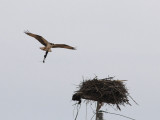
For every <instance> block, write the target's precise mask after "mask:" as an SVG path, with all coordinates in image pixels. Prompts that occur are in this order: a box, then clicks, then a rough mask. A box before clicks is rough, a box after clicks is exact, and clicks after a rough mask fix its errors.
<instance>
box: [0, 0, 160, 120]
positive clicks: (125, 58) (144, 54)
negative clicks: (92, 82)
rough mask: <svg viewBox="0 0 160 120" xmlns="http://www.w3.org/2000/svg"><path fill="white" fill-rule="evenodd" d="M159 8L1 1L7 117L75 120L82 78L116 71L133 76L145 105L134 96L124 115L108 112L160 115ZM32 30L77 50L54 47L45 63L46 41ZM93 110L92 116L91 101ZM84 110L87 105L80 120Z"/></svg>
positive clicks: (101, 1)
mask: <svg viewBox="0 0 160 120" xmlns="http://www.w3.org/2000/svg"><path fill="white" fill-rule="evenodd" d="M159 5H160V1H159V0H12V1H11V0H0V44H1V47H0V56H1V57H0V58H1V60H0V119H1V120H73V119H74V117H73V110H74V107H73V106H72V105H73V104H74V103H75V102H73V101H72V100H71V98H72V94H73V93H74V91H75V90H77V89H76V86H75V85H78V84H79V83H80V82H81V81H82V80H83V77H84V79H89V78H93V77H95V75H97V76H98V77H99V78H105V77H107V76H108V75H109V76H116V77H115V78H116V79H125V80H128V81H127V82H126V85H127V88H128V89H129V92H130V94H131V96H132V97H133V98H134V99H135V100H136V101H137V102H138V103H139V106H137V105H136V104H134V102H133V101H132V100H130V102H131V104H132V106H126V107H123V106H122V107H121V109H122V111H121V112H119V111H116V110H114V109H113V108H112V107H109V106H104V107H103V108H102V109H103V110H106V109H107V110H108V111H110V112H114V113H119V114H122V115H126V116H129V117H132V118H135V119H136V120H151V119H153V120H158V119H159V108H160V104H159V101H160V94H159V91H160V87H159V84H160V74H159V73H160V47H159V46H160V15H159V11H160V7H159ZM25 30H29V31H30V32H32V33H35V34H39V35H41V36H43V37H44V38H46V39H47V40H48V41H50V42H53V43H65V44H68V45H71V46H75V47H76V48H77V50H76V51H73V50H67V49H52V53H49V54H48V56H47V59H46V63H45V64H43V63H42V60H43V56H44V54H45V52H44V51H42V50H40V49H39V47H42V45H41V44H40V43H39V42H37V41H36V40H35V39H34V38H31V37H29V36H27V35H26V34H24V31H25ZM92 107H93V108H95V105H94V104H93V105H92ZM87 110H88V112H87V115H88V120H90V118H91V116H92V115H93V112H92V110H91V107H90V105H88V109H87ZM85 114H86V104H85V103H84V102H82V106H81V109H80V112H79V116H78V119H77V120H85V116H86V115H85ZM104 118H105V119H106V120H117V119H118V120H124V119H126V118H123V117H120V116H115V115H110V114H107V115H105V116H104Z"/></svg>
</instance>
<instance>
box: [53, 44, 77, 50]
mask: <svg viewBox="0 0 160 120" xmlns="http://www.w3.org/2000/svg"><path fill="white" fill-rule="evenodd" d="M52 48H66V49H72V50H76V48H75V47H72V46H69V45H66V44H53V45H52Z"/></svg>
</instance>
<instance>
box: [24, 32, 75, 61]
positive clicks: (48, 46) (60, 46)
mask: <svg viewBox="0 0 160 120" xmlns="http://www.w3.org/2000/svg"><path fill="white" fill-rule="evenodd" d="M24 33H26V34H27V35H29V36H31V37H34V38H35V39H37V40H38V41H39V42H40V43H41V44H42V45H44V46H45V47H40V49H41V50H44V51H46V53H45V55H44V59H43V63H45V59H46V57H47V54H48V52H52V51H51V48H66V49H71V50H75V48H74V47H72V46H69V45H66V44H54V43H50V42H48V41H47V40H46V39H44V38H43V37H42V36H40V35H36V34H33V33H30V32H29V31H25V32H24Z"/></svg>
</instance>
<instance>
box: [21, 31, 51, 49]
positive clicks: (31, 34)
mask: <svg viewBox="0 0 160 120" xmlns="http://www.w3.org/2000/svg"><path fill="white" fill-rule="evenodd" d="M24 33H26V34H27V35H29V36H31V37H34V38H35V39H37V40H38V41H39V42H40V43H41V44H43V45H44V46H46V45H47V44H48V41H47V40H45V39H44V38H43V37H42V36H40V35H36V34H33V33H30V32H29V31H25V32H24Z"/></svg>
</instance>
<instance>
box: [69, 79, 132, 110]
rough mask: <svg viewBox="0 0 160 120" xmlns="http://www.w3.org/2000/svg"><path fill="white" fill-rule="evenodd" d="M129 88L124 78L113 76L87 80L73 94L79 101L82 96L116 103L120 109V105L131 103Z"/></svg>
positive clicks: (74, 98) (111, 103) (73, 98)
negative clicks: (119, 78) (114, 78)
mask: <svg viewBox="0 0 160 120" xmlns="http://www.w3.org/2000/svg"><path fill="white" fill-rule="evenodd" d="M128 96H129V93H128V90H127V88H126V87H125V85H124V83H123V80H113V77H109V78H105V79H99V80H98V79H97V77H95V78H94V79H92V80H86V81H83V82H82V83H80V85H79V90H78V91H76V92H75V94H74V95H73V96H72V100H76V101H79V104H80V103H81V98H83V99H86V100H93V101H98V102H101V103H102V102H103V103H107V104H109V105H116V106H117V108H118V109H119V110H120V107H119V105H125V104H129V105H131V104H130V103H129V100H128Z"/></svg>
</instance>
